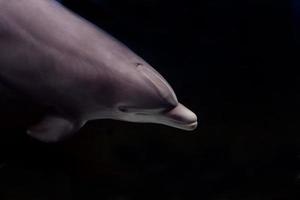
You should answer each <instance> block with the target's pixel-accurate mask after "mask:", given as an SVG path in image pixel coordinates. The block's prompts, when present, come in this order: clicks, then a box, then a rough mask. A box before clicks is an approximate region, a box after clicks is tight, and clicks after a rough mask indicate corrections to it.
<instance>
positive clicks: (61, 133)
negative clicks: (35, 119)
mask: <svg viewBox="0 0 300 200" xmlns="http://www.w3.org/2000/svg"><path fill="white" fill-rule="evenodd" d="M83 124H84V123H83V122H81V121H80V120H72V119H68V118H65V117H62V116H56V115H48V116H46V117H45V118H44V119H43V120H42V121H41V122H39V123H38V124H36V125H34V126H32V127H31V128H29V129H28V130H27V134H28V135H30V136H31V137H33V138H35V139H37V140H40V141H42V142H47V143H51V142H58V141H61V140H64V139H66V138H68V137H69V136H71V135H72V134H73V133H75V132H76V131H77V130H79V129H80V128H81V127H82V126H83Z"/></svg>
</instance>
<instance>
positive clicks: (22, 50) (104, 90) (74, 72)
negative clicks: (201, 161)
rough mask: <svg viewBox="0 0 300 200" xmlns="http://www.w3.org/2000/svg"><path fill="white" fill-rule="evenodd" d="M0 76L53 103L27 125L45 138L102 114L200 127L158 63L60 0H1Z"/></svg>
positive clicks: (30, 131) (62, 134)
mask: <svg viewBox="0 0 300 200" xmlns="http://www.w3.org/2000/svg"><path fill="white" fill-rule="evenodd" d="M0 82H1V83H2V84H4V85H5V86H6V87H9V88H12V89H14V90H16V91H19V92H20V93H21V94H23V95H25V96H26V97H29V98H31V99H33V100H34V101H37V102H39V103H41V104H42V105H45V106H47V108H49V111H48V112H47V113H46V114H45V116H44V117H43V118H42V119H41V120H40V121H39V122H38V123H37V124H35V125H33V126H31V127H29V128H28V130H27V134H29V135H30V136H32V137H33V138H35V139H38V140H40V141H43V142H58V141H61V140H63V139H66V138H68V137H70V136H72V134H74V133H75V132H77V131H78V130H79V129H80V128H81V127H82V126H83V125H84V124H85V123H86V122H88V121H90V120H96V119H115V120H123V121H129V122H137V123H157V124H164V125H167V126H171V127H176V128H179V129H183V130H194V129H195V128H196V127H197V117H196V115H195V114H194V113H193V112H192V111H190V110H189V109H187V108H186V107H185V106H183V105H182V104H181V103H179V102H178V100H177V97H176V95H175V93H174V91H173V89H172V88H171V86H170V85H169V84H168V82H167V81H166V80H165V79H164V78H163V77H162V76H161V75H160V74H159V73H158V72H157V71H156V70H155V69H154V68H153V67H151V66H150V65H149V64H148V63H147V62H146V61H144V60H143V59H142V58H141V57H139V56H138V55H136V54H135V53H133V52H132V51H131V50H130V49H129V48H128V47H126V46H125V45H124V44H122V43H121V42H119V41H117V40H116V39H115V38H113V37H112V36H110V35H109V34H107V33H106V32H105V31H103V30H101V29H100V28H98V27H97V26H95V25H93V24H91V23H90V22H88V21H86V20H85V19H83V18H81V17H80V16H78V15H76V14H74V13H72V11H70V10H68V9H67V8H65V7H63V6H62V5H61V4H60V3H58V2H56V1H54V0H9V1H7V0H0Z"/></svg>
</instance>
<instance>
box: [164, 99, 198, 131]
mask: <svg viewBox="0 0 300 200" xmlns="http://www.w3.org/2000/svg"><path fill="white" fill-rule="evenodd" d="M164 117H166V120H167V125H169V126H173V127H176V128H180V129H183V130H188V131H192V130H194V129H196V128H197V125H198V122H197V116H196V115H195V114H194V113H193V112H192V111H190V110H189V109H188V108H186V107H185V106H184V105H182V104H180V103H178V105H177V106H176V107H175V108H173V109H172V110H170V111H168V112H166V113H165V114H164Z"/></svg>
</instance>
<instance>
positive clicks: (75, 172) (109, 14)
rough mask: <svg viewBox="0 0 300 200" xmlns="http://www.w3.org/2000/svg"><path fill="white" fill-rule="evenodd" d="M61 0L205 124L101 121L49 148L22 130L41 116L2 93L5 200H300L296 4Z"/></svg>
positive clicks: (0, 194) (0, 185) (0, 180)
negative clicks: (136, 58) (156, 75)
mask: <svg viewBox="0 0 300 200" xmlns="http://www.w3.org/2000/svg"><path fill="white" fill-rule="evenodd" d="M63 3H64V4H65V5H66V6H67V7H69V8H70V9H72V10H74V11H75V12H77V13H78V14H80V15H82V16H83V17H85V18H87V19H88V20H90V21H92V22H93V23H95V24H97V25H98V26H99V27H101V28H103V29H104V30H106V31H108V32H109V33H111V34H112V35H114V36H115V37H117V38H118V39H119V40H121V41H122V42H124V43H125V44H126V45H127V46H129V47H130V48H131V49H133V50H134V51H135V52H136V53H137V54H139V55H140V56H142V57H143V58H144V59H145V60H147V61H148V62H149V63H150V64H151V65H153V66H154V67H155V68H156V69H157V70H158V71H159V72H161V74H162V75H163V76H164V77H165V78H166V79H167V80H168V81H169V83H170V84H171V85H172V86H173V88H174V90H175V91H176V94H177V96H178V98H179V100H180V101H181V102H182V103H183V104H185V105H186V106H187V107H189V108H190V109H191V110H193V111H194V112H195V113H197V115H198V118H199V127H198V129H197V130H196V131H194V132H184V131H180V130H176V129H173V128H169V127H165V126H162V125H150V124H133V123H126V122H119V121H111V120H99V121H94V122H90V123H88V124H87V125H86V126H85V127H84V128H83V129H82V130H81V131H80V133H79V134H77V135H76V136H75V137H74V138H72V139H70V140H68V141H65V142H63V143H59V144H52V145H49V144H43V143H39V142H37V141H34V140H33V139H31V138H29V137H28V136H26V134H25V130H26V127H27V126H28V125H29V124H32V123H33V122H35V121H36V120H37V119H38V118H39V117H40V116H41V115H42V114H43V109H41V108H38V106H37V105H35V104H33V103H31V102H28V101H27V100H25V99H23V98H21V97H19V96H15V95H14V94H10V92H9V91H7V92H6V91H5V89H2V91H4V93H5V94H6V95H5V98H2V99H1V101H0V104H1V121H2V123H1V126H0V131H1V136H0V150H1V151H0V155H1V162H2V163H3V164H1V165H0V199H4V200H16V199H22V200H27V199H28V200H32V199H34V200H44V199H58V200H60V199H64V200H69V199H76V200H77V199H78V200H79V199H80V200H82V199H86V200H90V199H105V200H106V199H107V200H130V199H139V200H147V199H166V200H190V199H205V200H206V199H212V200H232V199H237V200H250V199H251V200H252V199H253V200H260V199H263V200H267V199H288V200H289V199H299V198H300V188H299V186H300V185H299V183H300V154H299V152H300V151H299V150H300V136H299V135H300V132H299V122H300V121H299V119H300V117H299V113H300V112H299V108H300V106H299V100H300V94H299V78H298V76H299V75H298V73H297V70H296V68H297V66H298V65H297V62H296V61H297V59H296V55H297V51H296V48H297V46H296V45H295V44H296V43H294V41H295V40H294V39H297V35H296V34H295V33H297V31H295V27H296V26H297V24H293V23H294V22H295V20H294V19H293V17H292V16H293V15H292V10H293V9H292V4H291V2H290V1H286V0H281V1H274V0H273V1H271V0H252V1H238V0H235V1H234V0H228V1H224V0H201V1H192V0H185V1H179V0H173V1H171V0H164V1H160V0H102V1H97V0H94V1H92V0H90V1H88V0H85V1H83V0H82V1H80V0H65V1H64V2H63ZM298 39H299V38H298ZM7 94H10V95H7Z"/></svg>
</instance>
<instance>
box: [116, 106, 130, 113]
mask: <svg viewBox="0 0 300 200" xmlns="http://www.w3.org/2000/svg"><path fill="white" fill-rule="evenodd" d="M118 109H119V110H120V111H121V112H125V113H128V112H129V110H128V108H127V107H125V106H119V107H118Z"/></svg>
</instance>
